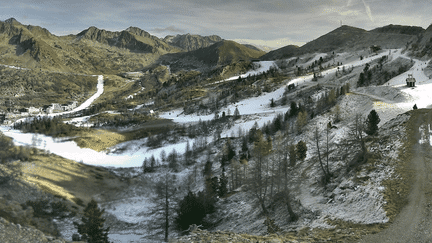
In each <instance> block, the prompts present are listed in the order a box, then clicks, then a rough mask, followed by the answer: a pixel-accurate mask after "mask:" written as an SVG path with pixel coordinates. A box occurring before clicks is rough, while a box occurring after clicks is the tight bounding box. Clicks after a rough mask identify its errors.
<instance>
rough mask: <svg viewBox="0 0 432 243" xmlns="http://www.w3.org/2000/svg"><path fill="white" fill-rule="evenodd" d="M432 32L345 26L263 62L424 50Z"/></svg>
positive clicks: (270, 55)
mask: <svg viewBox="0 0 432 243" xmlns="http://www.w3.org/2000/svg"><path fill="white" fill-rule="evenodd" d="M431 32H432V28H431V27H429V28H428V29H427V30H425V29H423V28H421V27H417V26H401V25H387V26H384V27H380V28H376V29H373V30H370V31H367V30H364V29H360V28H355V27H351V26H347V25H343V26H341V27H339V28H337V29H335V30H333V31H331V32H329V33H327V34H325V35H323V36H320V37H319V38H317V39H315V40H312V41H310V42H308V43H306V44H305V45H303V46H301V47H297V46H285V47H282V48H279V49H276V50H273V51H270V52H269V53H267V54H266V55H264V56H262V57H261V59H262V60H274V59H280V58H288V57H292V56H296V55H301V54H304V53H311V52H330V51H356V50H361V49H365V48H369V47H370V46H372V45H377V46H380V47H381V48H403V47H407V46H408V45H411V44H418V45H419V48H421V47H423V48H424V47H425V44H426V43H427V42H430V37H432V34H431ZM429 36H430V37H429ZM428 37H429V38H428Z"/></svg>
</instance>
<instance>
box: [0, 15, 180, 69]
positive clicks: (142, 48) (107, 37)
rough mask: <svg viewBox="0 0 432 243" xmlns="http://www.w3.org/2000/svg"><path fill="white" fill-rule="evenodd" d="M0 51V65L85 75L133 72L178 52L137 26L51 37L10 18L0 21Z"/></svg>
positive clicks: (90, 29) (91, 28) (93, 29)
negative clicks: (118, 29)
mask: <svg viewBox="0 0 432 243" xmlns="http://www.w3.org/2000/svg"><path fill="white" fill-rule="evenodd" d="M0 48H1V49H0V50H1V55H0V64H7V65H14V66H18V67H27V68H32V69H44V70H51V71H58V72H74V73H88V74H94V73H105V74H116V73H121V72H127V71H136V70H139V69H142V68H143V67H145V66H148V65H150V64H152V63H154V62H155V61H156V60H157V59H158V58H159V57H160V56H161V55H164V54H166V53H175V52H179V51H180V49H179V48H177V47H174V46H171V45H169V44H167V43H166V42H164V41H163V40H161V39H159V38H157V37H155V36H152V35H150V34H149V33H148V32H146V31H144V30H141V29H139V28H137V27H129V28H128V29H126V30H123V31H118V32H112V31H107V30H103V29H98V28H96V27H90V28H88V29H86V30H83V31H81V32H80V33H79V34H77V35H68V36H55V35H53V34H51V33H50V32H49V31H48V30H47V29H45V28H42V27H39V26H32V25H27V26H26V25H23V24H21V23H19V22H18V21H17V20H16V19H13V18H11V19H8V20H6V21H4V22H3V21H0ZM107 60H109V61H107Z"/></svg>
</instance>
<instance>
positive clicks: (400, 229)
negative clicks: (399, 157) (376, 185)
mask: <svg viewBox="0 0 432 243" xmlns="http://www.w3.org/2000/svg"><path fill="white" fill-rule="evenodd" d="M428 153H430V152H428V151H426V150H424V149H423V148H422V147H421V146H420V145H418V144H417V145H415V146H414V147H413V154H414V158H413V160H412V161H411V165H412V169H413V170H414V173H415V178H414V184H413V185H412V189H411V193H410V195H409V203H408V205H407V206H406V207H405V208H403V209H402V212H401V213H400V214H399V215H398V216H397V218H396V219H395V221H394V222H393V223H392V224H391V225H390V226H389V227H388V228H387V229H385V230H383V231H382V232H380V233H378V234H375V235H367V236H365V237H364V238H363V239H362V240H361V241H359V242H432V217H431V216H432V205H431V203H432V177H431V175H430V173H431V172H432V164H431V162H432V159H431V157H430V154H428Z"/></svg>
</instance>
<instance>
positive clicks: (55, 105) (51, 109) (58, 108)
mask: <svg viewBox="0 0 432 243" xmlns="http://www.w3.org/2000/svg"><path fill="white" fill-rule="evenodd" d="M62 111H63V108H62V107H61V105H60V104H58V103H52V104H51V106H50V107H48V108H47V113H55V112H62Z"/></svg>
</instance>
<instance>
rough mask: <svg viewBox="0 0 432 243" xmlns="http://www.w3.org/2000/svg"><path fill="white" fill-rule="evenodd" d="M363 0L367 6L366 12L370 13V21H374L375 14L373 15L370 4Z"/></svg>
mask: <svg viewBox="0 0 432 243" xmlns="http://www.w3.org/2000/svg"><path fill="white" fill-rule="evenodd" d="M362 1H363V4H364V6H365V8H366V14H367V15H368V17H369V19H370V21H371V22H374V18H373V16H372V11H371V9H370V7H369V5H368V4H366V2H365V1H364V0H362Z"/></svg>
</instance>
